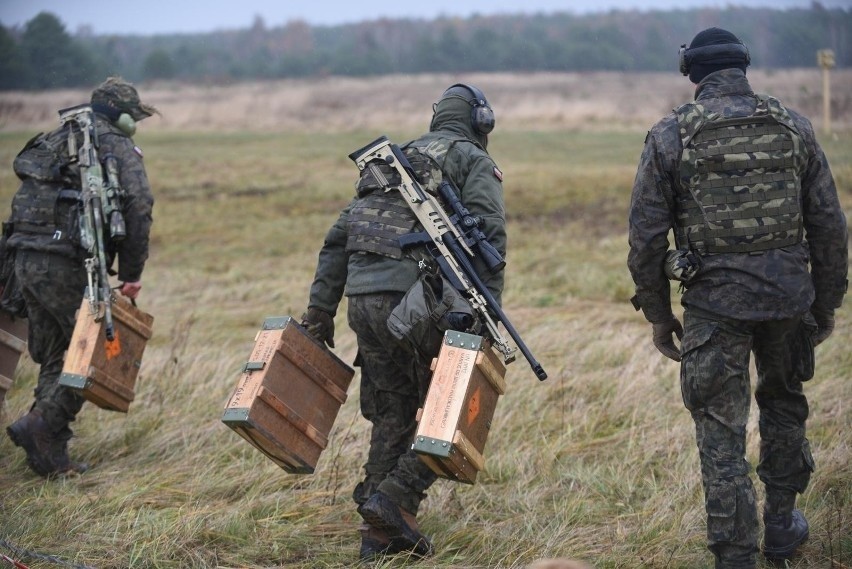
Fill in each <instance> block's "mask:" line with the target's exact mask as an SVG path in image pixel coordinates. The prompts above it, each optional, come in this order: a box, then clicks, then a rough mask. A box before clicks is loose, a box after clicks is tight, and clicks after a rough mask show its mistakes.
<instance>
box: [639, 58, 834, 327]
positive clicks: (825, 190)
mask: <svg viewBox="0 0 852 569" xmlns="http://www.w3.org/2000/svg"><path fill="white" fill-rule="evenodd" d="M695 100H696V101H699V102H701V103H702V104H703V105H704V106H705V107H706V108H707V109H709V110H711V111H715V112H717V113H720V114H721V115H723V116H725V117H728V116H748V115H751V114H753V113H754V110H755V107H756V106H757V99H756V97H755V96H754V92H753V91H752V89H751V87H750V86H749V83H748V80H747V79H746V77H745V73H743V72H742V71H740V70H738V69H726V70H723V71H718V72H716V73H711V74H710V75H708V76H707V77H706V78H705V79H704V80H703V81H702V82H701V83H700V84H699V85H698V87H697V88H696V97H695ZM788 110H789V109H788ZM789 113H790V115H791V116H792V118H793V121H794V123H795V124H796V126H797V128H798V131H799V134H800V135H801V136H802V138H803V139H804V142H805V151H806V153H807V160H806V161H805V164H804V168H803V171H802V172H800V179H801V183H802V214H803V218H804V219H803V223H804V233H805V235H804V236H805V239H804V240H803V241H802V242H801V243H798V244H795V245H792V246H788V247H782V248H777V249H770V250H768V251H761V252H759V253H751V254H749V253H720V254H707V255H704V256H703V257H702V261H703V265H702V268H701V270H700V272H699V273H698V275H697V276H696V277H695V278H694V279H693V280H691V281H690V282H689V284H688V285H686V288H685V291H684V294H683V300H682V303H683V305H684V306H688V307H695V308H700V309H702V310H706V311H709V312H712V313H715V314H719V315H720V316H724V317H729V318H735V319H740V320H755V321H762V320H774V319H780V318H787V317H792V316H795V315H797V314H801V313H803V312H805V311H806V310H808V309H809V308H811V307H812V306H818V307H820V308H826V309H834V308H836V307H838V306H840V304H841V302H842V299H843V296H844V294H845V292H846V282H847V281H846V278H847V269H848V267H847V262H848V261H847V259H848V254H847V228H846V218H845V216H844V214H843V210H842V209H841V207H840V203H839V200H838V197H837V189H836V188H835V185H834V179H833V177H832V175H831V170H830V169H829V166H828V161H827V160H826V157H825V154H824V153H823V151H822V149H821V148H820V146H819V144H818V143H817V141H816V137H815V135H814V131H813V127H812V126H811V124H810V122H809V121H808V120H807V119H806V118H804V117H803V116H801V115H799V114H798V113H796V112H794V111H792V110H789ZM682 150H683V149H682V144H681V138H680V134H679V131H678V124H677V117H676V114H675V113H671V114H669V115H667V116H666V117H664V118H663V119H662V120H660V121H659V122H658V123H657V124H655V125H654V126H653V128H652V129H651V130H650V131H649V132H648V135H647V137H646V138H645V147H644V149H643V151H642V156H641V158H640V161H639V167H638V171H637V173H636V179H635V181H634V184H633V193H632V196H631V202H630V212H629V237H628V238H629V245H630V252H629V254H628V259H627V264H628V268H629V269H630V273H631V275H632V277H633V281H634V283H635V284H636V297H635V304H636V305H638V306H640V307H641V308H642V310H643V312H644V314H645V317H646V318H647V319H648V320H649V321H651V322H659V321H662V320H665V319H667V318H669V317H670V316H671V314H672V309H671V301H670V284H669V281H668V280H667V279H666V277H665V275H664V273H663V260H664V258H665V254H666V250H667V249H668V248H669V231H670V230H671V229H672V228H673V225H674V207H675V204H676V203H677V201H678V199H677V198H678V197H679V196H681V195H682V194H683V192H684V191H685V190H684V189H683V188H682V187H681V186H680V178H679V172H678V169H679V167H680V162H681V154H682Z"/></svg>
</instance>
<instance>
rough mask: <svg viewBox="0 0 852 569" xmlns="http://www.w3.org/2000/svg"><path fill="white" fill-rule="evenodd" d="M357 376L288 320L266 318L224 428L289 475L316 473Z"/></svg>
mask: <svg viewBox="0 0 852 569" xmlns="http://www.w3.org/2000/svg"><path fill="white" fill-rule="evenodd" d="M354 374H355V372H354V370H353V369H352V368H350V367H349V366H347V365H346V364H345V363H343V361H341V360H340V359H339V358H338V357H337V356H335V355H334V354H333V353H331V352H330V351H329V350H327V349H325V348H324V347H323V346H321V345H320V344H319V342H317V341H316V340H314V339H313V338H312V337H310V336H309V335H308V334H307V332H305V330H304V328H302V326H301V325H299V323H298V322H296V321H295V320H294V319H292V318H290V317H289V316H283V317H275V318H267V319H266V320H264V322H263V326H262V328H261V330H260V332H258V334H257V336H256V337H255V345H254V348H253V350H252V352H251V355H250V356H249V361H248V362H247V363H246V364H245V365H244V366H243V370H242V373H241V374H240V377H239V380H238V381H237V387H236V388H235V389H234V392H233V394H232V395H231V398H230V399H229V400H228V402H227V404H226V405H225V411H224V413H223V415H222V422H223V423H225V424H226V425H227V426H228V427H230V428H232V429H233V430H234V431H236V432H237V433H238V434H239V435H240V436H241V437H243V438H244V439H246V440H247V441H248V442H250V443H251V444H252V445H254V446H255V447H256V448H257V449H258V450H260V452H262V453H263V454H265V455H266V456H267V457H268V458H269V459H271V460H272V461H273V462H274V463H275V464H277V465H278V466H280V467H281V468H283V469H284V470H286V471H287V472H291V473H296V474H310V473H312V472H314V469H315V468H316V465H317V461H318V460H319V457H320V454H321V453H322V451H323V450H324V449H325V447H326V446H327V445H328V435H329V432H330V431H331V428H332V426H333V425H334V420H335V419H336V418H337V413H338V411H339V410H340V407H341V405H343V403H344V402H345V401H346V391H347V389H349V383H350V382H351V381H352V377H353V375H354Z"/></svg>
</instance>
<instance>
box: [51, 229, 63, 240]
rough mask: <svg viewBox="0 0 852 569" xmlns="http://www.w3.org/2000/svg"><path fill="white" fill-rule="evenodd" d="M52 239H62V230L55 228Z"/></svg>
mask: <svg viewBox="0 0 852 569" xmlns="http://www.w3.org/2000/svg"><path fill="white" fill-rule="evenodd" d="M53 239H54V240H57V241H58V240H59V239H62V230H60V229H57V230H56V231H55V232H54V233H53Z"/></svg>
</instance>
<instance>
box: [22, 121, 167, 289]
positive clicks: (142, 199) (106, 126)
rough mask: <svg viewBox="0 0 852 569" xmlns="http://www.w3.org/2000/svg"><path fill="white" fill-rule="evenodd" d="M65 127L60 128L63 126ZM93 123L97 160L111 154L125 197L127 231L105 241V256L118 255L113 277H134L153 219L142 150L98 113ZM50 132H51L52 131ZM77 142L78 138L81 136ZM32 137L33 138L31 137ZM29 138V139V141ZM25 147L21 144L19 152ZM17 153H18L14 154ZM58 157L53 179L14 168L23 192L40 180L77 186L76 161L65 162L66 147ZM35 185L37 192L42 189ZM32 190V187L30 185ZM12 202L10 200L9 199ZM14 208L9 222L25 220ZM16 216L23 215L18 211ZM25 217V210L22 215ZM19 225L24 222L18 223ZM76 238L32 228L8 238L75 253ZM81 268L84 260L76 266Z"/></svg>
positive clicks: (54, 187) (49, 186) (53, 187)
mask: <svg viewBox="0 0 852 569" xmlns="http://www.w3.org/2000/svg"><path fill="white" fill-rule="evenodd" d="M63 128H64V127H60V129H57V131H54V132H58V130H61V129H63ZM95 128H96V130H97V133H98V143H99V146H98V156H99V157H100V159H101V160H103V159H104V157H105V156H107V155H110V154H111V155H113V156H115V157H116V159H117V162H118V176H119V182H120V185H121V187H122V189H123V190H124V192H125V198H124V200H123V204H122V212H123V214H124V220H125V224H126V226H127V227H126V230H127V235H126V237H125V238H124V239H123V240H122V241H120V242H109V241H108V243H107V245H108V255H109V256H110V259H113V258H114V257H115V256H116V255H117V256H118V278H119V280H120V281H121V282H134V281H138V280H140V279H141V277H142V270H143V268H144V266H145V261H146V260H147V258H148V239H149V234H150V230H151V223H152V209H153V205H154V198H153V196H152V194H151V188H150V186H149V184H148V177H147V174H146V173H145V166H144V164H143V163H142V152H141V150H139V148H138V147H137V146H135V145H134V143H133V140H132V139H131V138H130V137H128V136H127V135H126V134H124V133H123V132H122V131H121V130H119V129H118V127H116V126H115V125H113V124H112V123H110V122H109V121H108V120H106V119H105V118H104V117H102V116H101V115H95ZM52 135H53V133H51V136H52ZM79 138H80V140H79V141H78V144H79V143H82V135H80V137H79ZM35 140H36V139H35V138H34V139H33V141H35ZM33 141H31V143H32V142H33ZM24 152H26V148H25V149H24V150H23V151H22V153H21V154H23V153H24ZM19 156H21V155H20V154H19ZM64 156H65V158H64V159H62V162H64V163H63V164H61V165H60V166H58V167H57V168H56V169H57V172H59V171H61V175H57V179H56V180H55V181H53V182H44V181H36V180H33V179H29V178H28V177H27V176H26V175H25V174H24V175H22V174H21V173H18V175H19V177H20V178H21V184H22V189H21V190H19V193H20V192H21V191H23V189H24V186H25V185H28V184H29V185H32V184H41V185H42V186H43V188H44V190H46V191H59V190H60V189H63V188H66V189H72V190H78V191H79V190H80V189H81V181H80V171H79V167H78V166H77V165H76V163H72V164H68V162H67V160H68V158H67V151H65V154H64ZM44 190H38V191H44ZM30 191H32V190H30ZM13 203H14V202H13ZM15 217H16V215H15V213H14V208H13V218H12V221H13V224H14V222H15V221H18V222H21V221H23V222H26V219H17V220H16V219H15ZM17 217H22V214H19V215H18V216H17ZM23 217H25V214H23ZM20 225H24V224H20ZM75 243H79V239H77V236H76V235H75V236H72V239H71V240H70V241H67V242H66V241H64V240H57V239H54V238H53V237H52V236H51V235H46V234H43V233H42V234H39V233H32V232H27V231H13V233H12V235H11V236H10V237H9V239H8V246H9V247H12V248H15V249H28V250H33V251H45V252H53V253H58V254H62V255H66V256H80V255H81V254H82V251H81V250H75V249H74V247H75V246H76V245H74V244H75ZM80 267H81V270H82V269H83V265H82V263H81V265H80Z"/></svg>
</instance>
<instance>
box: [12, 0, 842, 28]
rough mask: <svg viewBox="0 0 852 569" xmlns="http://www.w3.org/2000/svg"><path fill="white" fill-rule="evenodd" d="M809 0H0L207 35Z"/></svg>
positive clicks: (82, 17) (67, 18)
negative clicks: (255, 26)
mask: <svg viewBox="0 0 852 569" xmlns="http://www.w3.org/2000/svg"><path fill="white" fill-rule="evenodd" d="M820 3H821V4H822V5H823V6H825V7H826V8H837V7H840V8H847V9H849V8H852V0H820ZM810 4H811V2H810V0H747V1H746V0H743V1H737V0H575V1H569V0H426V1H421V2H412V1H411V0H392V1H388V0H384V1H379V0H360V1H359V0H313V1H311V0H308V1H298V0H192V1H188V0H141V1H139V0H137V1H133V2H130V1H127V0H113V1H105V0H0V23H2V24H3V25H4V26H7V27H11V26H23V25H24V24H25V23H26V22H27V21H28V20H30V19H32V17H33V16H35V15H36V14H38V13H39V12H42V11H49V12H52V13H53V14H55V15H56V16H58V17H59V19H60V20H62V22H63V23H64V24H65V26H66V28H67V29H68V31H69V32H72V33H73V32H75V31H77V29H78V28H79V27H80V26H91V28H92V31H93V32H94V33H96V34H109V33H118V34H143V35H148V34H156V33H173V32H187V33H189V32H208V31H213V30H221V29H236V28H246V27H248V26H250V25H251V23H252V22H253V21H254V19H255V17H256V16H260V17H262V18H263V20H264V21H265V23H266V25H267V27H274V26H279V25H282V24H285V23H287V22H288V21H291V20H304V21H306V22H308V23H309V24H313V25H334V24H341V23H351V22H358V21H363V20H375V19H378V18H424V19H433V18H437V17H439V16H461V17H466V16H470V15H472V14H488V15H490V14H521V13H524V14H531V13H544V14H549V13H553V12H571V13H575V14H580V13H586V12H590V11H607V10H611V9H637V10H654V9H674V8H696V7H719V8H724V7H726V6H731V5H736V6H748V7H756V8H760V7H776V8H795V7H808V6H810Z"/></svg>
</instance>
